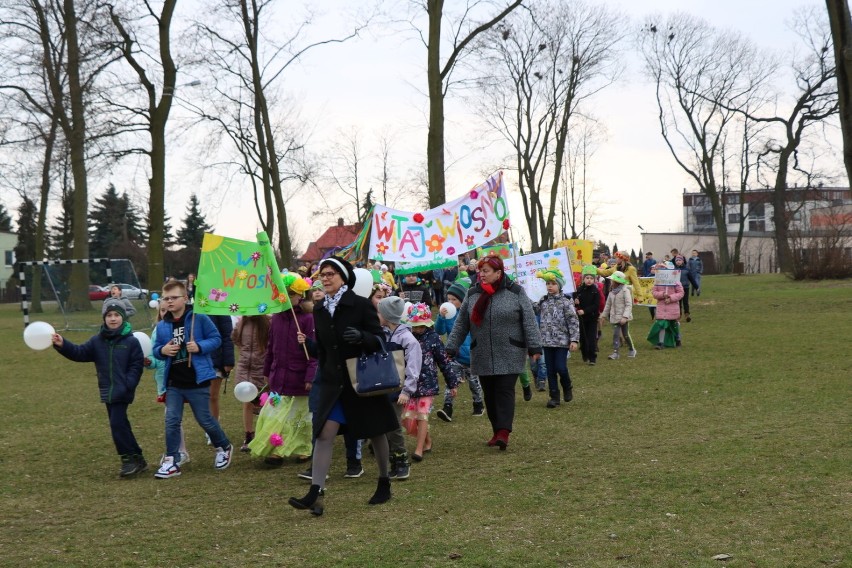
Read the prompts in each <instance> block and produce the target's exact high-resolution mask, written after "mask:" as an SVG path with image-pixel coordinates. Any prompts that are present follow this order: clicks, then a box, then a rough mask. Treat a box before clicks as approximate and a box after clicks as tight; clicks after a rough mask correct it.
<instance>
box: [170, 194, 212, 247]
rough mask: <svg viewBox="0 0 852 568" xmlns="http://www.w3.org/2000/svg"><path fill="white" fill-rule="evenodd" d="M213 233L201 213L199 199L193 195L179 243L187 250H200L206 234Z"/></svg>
mask: <svg viewBox="0 0 852 568" xmlns="http://www.w3.org/2000/svg"><path fill="white" fill-rule="evenodd" d="M212 232H213V227H211V226H210V225H208V224H207V220H206V219H205V218H204V215H203V214H202V213H201V208H200V207H199V202H198V197H196V196H195V194H194V193H193V194H192V195H191V196H190V197H189V205H188V206H187V208H186V216H185V217H184V218H183V226H182V227H181V228H180V229H178V232H177V243H178V244H179V245H180V246H182V247H185V248H193V249H200V248H201V241H203V240H204V233H212Z"/></svg>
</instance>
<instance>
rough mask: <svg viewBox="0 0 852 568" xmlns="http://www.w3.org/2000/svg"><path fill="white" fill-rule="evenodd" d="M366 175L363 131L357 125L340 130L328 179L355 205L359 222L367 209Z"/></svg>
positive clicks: (331, 159)
mask: <svg viewBox="0 0 852 568" xmlns="http://www.w3.org/2000/svg"><path fill="white" fill-rule="evenodd" d="M363 175H364V157H363V149H362V143H361V133H360V132H359V130H358V129H357V128H355V127H353V128H352V129H350V130H349V131H348V132H340V133H339V135H338V136H337V137H336V142H334V143H333V144H332V149H331V152H330V166H329V168H328V179H329V182H330V183H331V185H333V186H334V187H335V188H337V190H338V191H340V193H342V194H343V195H345V196H346V197H347V198H348V200H349V204H348V205H354V207H355V216H356V218H357V222H358V223H359V224H360V223H363V221H364V218H365V217H366V215H367V211H364V209H363V203H362V202H361V194H362V192H363V188H362V187H361V178H362V177H363Z"/></svg>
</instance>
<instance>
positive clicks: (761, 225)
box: [748, 219, 766, 233]
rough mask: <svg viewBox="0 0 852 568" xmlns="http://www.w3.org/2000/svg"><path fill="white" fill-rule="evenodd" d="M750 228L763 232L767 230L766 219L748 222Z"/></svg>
mask: <svg viewBox="0 0 852 568" xmlns="http://www.w3.org/2000/svg"><path fill="white" fill-rule="evenodd" d="M748 230H749V231H755V232H759V233H763V232H765V231H766V221H764V220H763V219H752V220H750V221H749V222H748Z"/></svg>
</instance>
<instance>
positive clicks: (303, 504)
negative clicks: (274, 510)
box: [287, 485, 325, 516]
mask: <svg viewBox="0 0 852 568" xmlns="http://www.w3.org/2000/svg"><path fill="white" fill-rule="evenodd" d="M323 495H325V490H324V489H320V486H319V485H311V488H310V489H309V490H308V494H307V495H305V496H304V497H302V498H301V499H297V498H296V497H290V499H289V500H288V501H287V502H288V503H290V506H291V507H294V508H296V509H301V510H305V509H310V511H311V514H312V515H316V516H320V515H322V513H323V502H322V501H323Z"/></svg>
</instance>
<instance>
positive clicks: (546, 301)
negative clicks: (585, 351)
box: [537, 292, 580, 347]
mask: <svg viewBox="0 0 852 568" xmlns="http://www.w3.org/2000/svg"><path fill="white" fill-rule="evenodd" d="M537 310H538V312H539V314H540V315H541V323H540V326H541V345H542V346H543V347H568V345H569V344H570V343H572V342H577V343H579V342H580V320H578V319H577V312H576V311H575V310H574V302H572V301H571V300H569V299H568V298H566V297H565V296H563V295H562V293H561V292H559V293H557V294H547V295H546V296H544V297H543V298H542V299H541V300H539V301H538V305H537Z"/></svg>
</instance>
